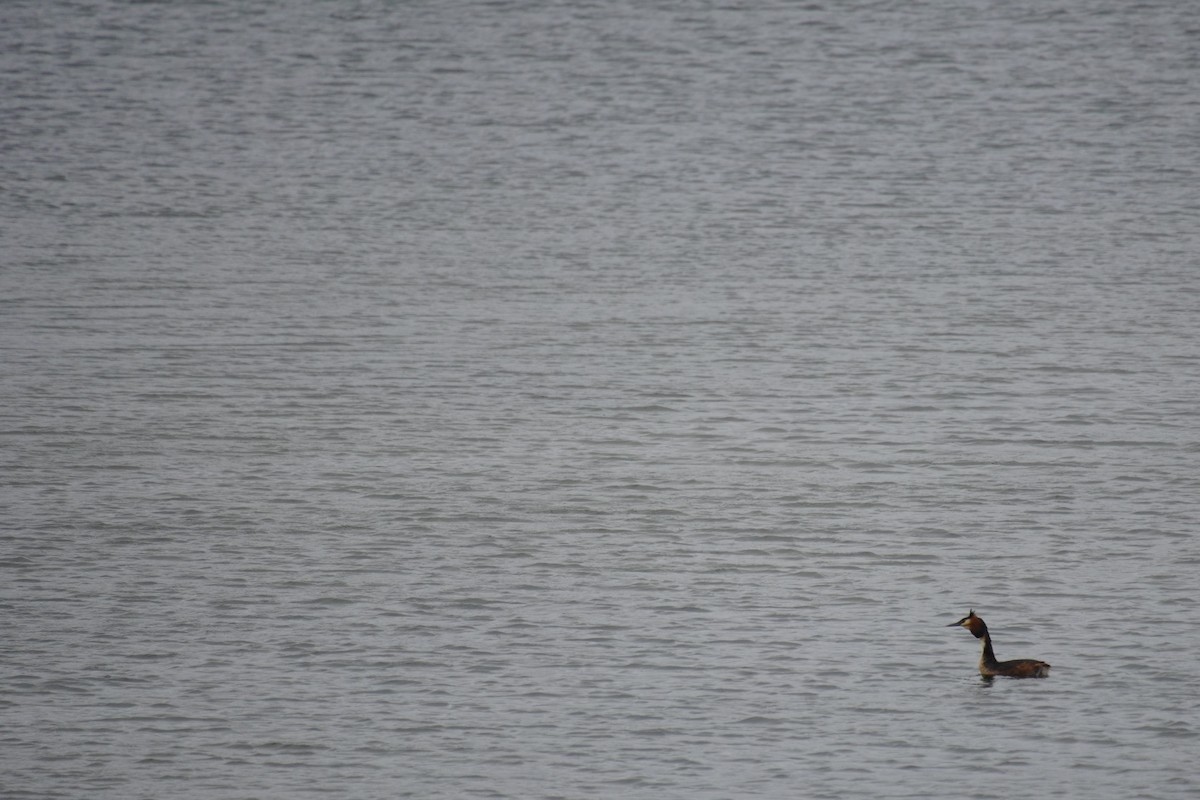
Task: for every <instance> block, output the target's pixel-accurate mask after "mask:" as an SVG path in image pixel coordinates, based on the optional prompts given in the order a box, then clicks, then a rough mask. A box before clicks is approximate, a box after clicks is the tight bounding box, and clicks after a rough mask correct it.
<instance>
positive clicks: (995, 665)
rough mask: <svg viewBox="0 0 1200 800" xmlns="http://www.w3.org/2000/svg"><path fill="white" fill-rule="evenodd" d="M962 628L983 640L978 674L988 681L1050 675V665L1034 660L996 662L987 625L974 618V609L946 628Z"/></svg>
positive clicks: (978, 618)
mask: <svg viewBox="0 0 1200 800" xmlns="http://www.w3.org/2000/svg"><path fill="white" fill-rule="evenodd" d="M959 626H961V627H963V628H966V629H967V630H969V631H970V632H971V633H972V634H973V635H974V636H975V638H976V639H982V640H983V654H982V655H980V657H979V674H980V675H982V676H983V677H984V678H985V679H987V680H990V679H991V678H993V677H995V676H996V675H1004V676H1006V677H1009V678H1046V677H1049V675H1050V665H1049V664H1047V663H1046V662H1045V661H1038V660H1037V659H1035V658H1014V659H1013V660H1012V661H997V660H996V654H995V653H994V652H993V651H992V637H991V635H990V634H989V633H988V629H987V625H986V624H985V623H984V621H983V619H982V618H981V617H977V616H975V609H971V612H970V613H969V614H967V615H966V616H965V617H963V618H962V619H960V620H959V621H958V622H951V623H950V624H949V625H947V626H946V627H947V628H957V627H959Z"/></svg>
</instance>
